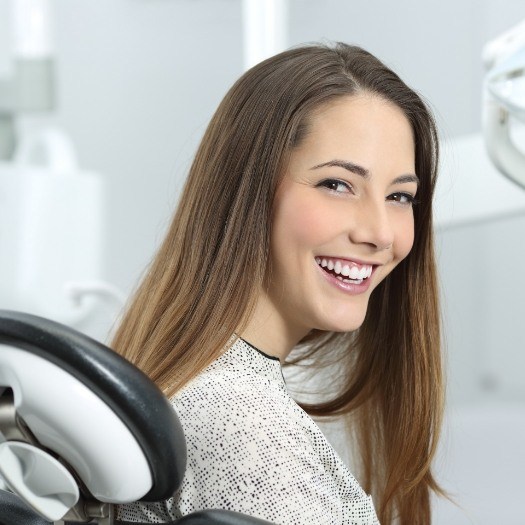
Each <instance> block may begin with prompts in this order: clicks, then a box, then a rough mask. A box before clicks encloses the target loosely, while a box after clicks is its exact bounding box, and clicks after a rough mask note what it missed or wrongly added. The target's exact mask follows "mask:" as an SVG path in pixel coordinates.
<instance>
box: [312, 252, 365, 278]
mask: <svg viewBox="0 0 525 525" xmlns="http://www.w3.org/2000/svg"><path fill="white" fill-rule="evenodd" d="M315 262H316V263H317V264H318V265H319V266H321V267H322V268H327V269H328V270H330V271H333V272H335V273H336V274H338V275H337V278H338V279H339V280H343V281H345V282H353V283H356V282H357V284H360V283H361V282H362V281H363V280H364V279H368V278H369V277H370V276H371V275H372V269H373V268H372V266H371V265H369V264H367V265H364V266H362V267H361V268H358V267H357V266H352V265H348V264H345V265H344V266H343V264H342V263H341V261H337V260H336V261H335V262H334V261H333V260H332V259H321V257H316V258H315ZM343 277H348V279H343Z"/></svg>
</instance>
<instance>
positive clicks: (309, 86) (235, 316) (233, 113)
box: [113, 43, 443, 525]
mask: <svg viewBox="0 0 525 525" xmlns="http://www.w3.org/2000/svg"><path fill="white" fill-rule="evenodd" d="M359 92H368V93H372V94H374V95H377V96H379V97H382V98H384V99H386V100H388V101H390V102H392V103H394V104H396V105H397V106H398V107H399V108H400V109H401V110H402V111H403V112H404V114H405V115H406V118H407V119H408V120H409V122H410V124H411V126H412V129H413V134H414V141H415V152H416V173H417V175H418V177H419V179H420V187H419V190H418V200H419V201H420V203H419V204H418V205H417V206H416V207H415V209H414V219H415V240H414V245H413V248H412V251H411V253H410V254H409V255H408V257H407V258H406V259H405V260H404V261H403V262H402V263H400V264H399V265H398V266H397V267H396V269H395V270H394V271H393V272H392V274H391V275H390V276H388V277H387V278H386V280H385V281H384V282H382V283H381V284H380V285H379V286H378V288H377V289H376V290H375V291H374V292H373V294H372V297H371V299H370V304H369V307H368V311H367V315H366V318H365V321H364V323H363V325H362V326H361V328H359V330H357V331H356V332H354V333H352V334H335V333H334V334H327V333H321V332H315V331H314V332H312V333H311V334H309V336H308V338H307V340H305V341H303V342H302V343H303V345H304V344H307V345H308V349H309V355H312V354H313V353H316V352H319V350H323V353H326V352H327V351H330V350H331V349H334V351H336V350H337V349H338V348H339V349H341V348H342V349H344V352H342V353H341V355H342V357H341V359H343V360H344V361H345V366H346V374H345V380H344V384H343V385H342V388H341V391H340V392H339V393H338V394H337V395H336V396H335V397H333V398H331V399H329V400H327V401H324V402H321V403H318V404H308V405H307V404H305V405H303V407H304V408H305V410H306V411H307V412H309V413H310V414H312V415H313V416H331V415H343V414H349V413H351V414H352V415H353V416H356V417H355V418H354V424H355V429H356V435H357V436H358V443H359V450H360V454H361V458H362V468H363V472H362V483H363V485H364V488H365V490H367V491H368V492H372V493H373V494H374V497H375V501H376V507H377V510H378V515H379V518H380V520H381V522H382V523H384V524H389V523H393V521H394V520H398V522H399V523H401V524H403V525H405V524H410V525H414V524H418V525H419V524H421V525H424V524H428V523H430V503H429V500H430V490H431V489H433V490H437V491H439V487H438V486H437V484H436V482H435V480H434V478H433V477H432V473H431V461H432V458H433V455H434V452H435V450H436V444H437V439H438V434H439V428H440V424H441V415H442V397H443V394H442V390H443V388H442V372H441V356H440V355H441V354H440V328H439V325H440V323H439V308H438V289H437V285H436V271H435V262H434V252H433V239H432V195H433V191H434V184H435V179H436V174H437V161H438V141H437V132H436V127H435V124H434V121H433V119H432V116H431V114H430V112H429V111H428V109H427V108H426V106H425V104H424V102H423V101H422V100H421V98H420V97H419V96H418V95H417V94H416V93H415V92H414V91H413V90H411V89H410V88H409V87H407V86H406V84H404V83H403V81H402V80H401V79H400V78H399V77H398V76H397V75H396V74H395V73H393V72H392V71H391V70H390V69H389V68H387V67H386V66H385V65H384V64H383V63H381V62H380V61H379V60H378V59H377V58H375V57H374V56H373V55H371V54H370V53H368V52H366V51H364V50H363V49H361V48H359V47H355V46H348V45H345V44H341V43H338V44H336V45H334V46H322V45H311V46H303V47H298V48H294V49H291V50H288V51H285V52H283V53H281V54H279V55H276V56H274V57H272V58H270V59H268V60H266V61H264V62H262V63H260V64H258V65H257V66H255V67H254V68H252V69H251V70H249V71H248V72H246V73H245V74H244V75H243V76H242V77H241V78H240V79H239V80H238V81H237V82H236V83H235V84H234V86H233V87H232V88H231V89H230V91H229V92H228V93H227V95H226V96H225V98H224V99H223V101H222V102H221V104H220V105H219V108H218V109H217V111H216V113H215V115H214V116H213V118H212V119H211V122H210V124H209V126H208V128H207V130H206V132H205V134H204V137H203V139H202V142H201V144H200V147H199V149H198V151H197V154H196V156H195V159H194V162H193V164H192V166H191V169H190V172H189V176H188V179H187V181H186V184H185V187H184V190H183V192H182V196H181V198H180V203H179V205H178V208H177V211H176V214H175V216H174V219H173V221H172V224H171V226H170V228H169V231H168V233H167V235H166V238H165V239H164V242H163V243H162V245H161V247H160V249H159V251H158V253H157V255H156V256H155V258H154V260H153V262H152V264H151V266H150V268H149V271H148V273H147V275H146V276H145V278H144V279H143V281H142V284H141V285H140V287H139V288H138V290H137V292H136V293H135V295H134V297H133V299H132V302H131V304H130V306H129V308H128V310H127V313H126V314H125V316H124V318H123V320H122V323H121V325H120V327H119V329H118V331H117V333H116V336H115V338H114V341H113V346H114V348H115V349H116V350H117V351H119V352H120V353H121V354H123V355H124V356H125V357H127V358H128V359H129V360H130V361H132V362H133V363H135V364H136V365H137V366H139V367H140V368H141V369H142V370H144V371H145V372H146V373H147V374H148V375H149V376H150V377H151V378H152V379H153V380H154V381H155V382H156V383H157V384H158V385H159V386H160V387H161V388H162V389H163V390H164V392H165V393H166V395H168V396H172V395H173V394H174V393H175V392H177V391H178V390H179V389H180V388H181V387H182V386H184V385H185V384H186V383H187V382H188V381H190V380H191V379H192V378H193V377H195V376H196V375H197V374H198V373H199V372H200V371H202V369H203V368H205V367H206V366H207V365H208V364H210V363H211V362H212V361H213V360H215V359H216V358H217V357H218V356H219V355H220V354H221V353H222V352H223V351H224V348H225V345H226V344H227V342H228V340H229V338H230V337H231V335H232V334H233V333H234V332H235V331H239V332H242V329H243V326H245V325H246V322H247V320H248V319H249V318H250V315H251V313H252V311H253V308H254V304H255V297H256V292H257V291H258V290H259V289H261V287H263V286H264V285H265V280H266V276H267V270H268V268H267V266H268V261H269V250H270V235H271V226H272V225H271V217H272V207H273V199H274V195H275V192H276V188H277V187H278V185H279V182H280V178H281V176H282V174H283V173H284V172H285V169H286V166H287V162H288V159H289V154H290V151H291V150H292V149H293V148H294V147H296V146H297V145H298V144H300V143H301V140H302V138H303V137H304V135H305V133H306V132H307V130H308V124H309V116H310V115H311V114H312V112H313V111H314V110H315V109H317V108H319V107H320V106H321V105H323V104H327V103H329V102H331V101H334V100H335V99H337V98H338V97H342V96H348V95H353V94H356V93H359Z"/></svg>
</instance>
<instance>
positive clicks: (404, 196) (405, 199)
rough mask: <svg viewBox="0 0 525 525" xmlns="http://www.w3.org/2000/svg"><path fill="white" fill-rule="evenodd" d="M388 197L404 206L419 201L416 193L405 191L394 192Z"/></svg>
mask: <svg viewBox="0 0 525 525" xmlns="http://www.w3.org/2000/svg"><path fill="white" fill-rule="evenodd" d="M387 199H388V200H390V201H393V202H396V203H398V204H401V205H403V206H414V205H415V204H417V202H418V201H417V200H416V197H415V196H414V195H412V194H411V193H405V192H403V191H399V192H397V193H392V195H389V196H388V197H387Z"/></svg>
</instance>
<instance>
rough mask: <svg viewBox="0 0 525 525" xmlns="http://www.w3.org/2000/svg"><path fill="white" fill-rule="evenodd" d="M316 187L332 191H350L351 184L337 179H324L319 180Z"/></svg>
mask: <svg viewBox="0 0 525 525" xmlns="http://www.w3.org/2000/svg"><path fill="white" fill-rule="evenodd" d="M316 187H317V188H326V189H328V190H330V191H331V192H334V193H350V192H351V191H352V186H350V184H348V182H345V181H342V180H339V179H325V180H322V181H321V182H319V183H318V184H317V186H316Z"/></svg>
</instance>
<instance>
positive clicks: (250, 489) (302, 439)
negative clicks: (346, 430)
mask: <svg viewBox="0 0 525 525" xmlns="http://www.w3.org/2000/svg"><path fill="white" fill-rule="evenodd" d="M172 404H173V406H174V408H175V409H176V411H177V413H178V415H179V417H180V420H181V423H182V426H183V429H184V434H185V436H186V441H187V448H188V465H187V470H186V474H185V477H184V480H183V482H182V486H181V488H180V489H179V490H178V491H177V493H176V494H175V495H174V496H173V498H170V499H169V500H167V501H164V502H161V503H155V504H152V503H133V504H129V505H121V506H120V507H119V509H118V511H117V515H118V519H121V520H127V521H138V522H140V521H142V522H149V523H163V522H166V521H170V520H174V519H177V518H180V517H181V516H183V515H186V514H189V513H191V512H194V511H196V510H202V509H207V508H208V509H209V508H219V509H227V510H234V511H238V512H242V513H245V514H248V515H251V516H255V517H258V518H262V519H266V520H269V521H271V522H274V523H276V524H279V525H305V524H312V525H314V524H315V525H336V524H337V525H342V524H344V525H362V524H378V523H379V522H378V520H377V517H376V514H375V511H374V508H373V504H372V500H371V498H370V497H369V496H367V495H366V494H365V492H364V491H363V490H362V489H361V487H360V486H359V484H358V482H357V481H356V479H355V478H354V476H353V475H352V474H351V473H350V471H349V470H348V469H347V468H346V466H345V465H344V464H343V462H342V461H341V459H340V458H339V457H338V456H337V454H336V452H335V451H334V449H333V448H332V446H331V445H330V444H329V443H328V441H327V440H326V438H325V437H324V435H323V434H322V432H321V431H320V429H319V427H318V426H317V425H316V424H315V422H314V421H313V420H312V419H311V418H310V417H309V416H308V415H307V414H306V413H305V412H304V411H303V410H302V409H301V408H300V407H299V406H298V405H297V404H296V403H295V401H294V400H293V399H292V398H291V397H290V395H289V394H288V392H287V390H286V385H285V382H284V379H283V375H282V371H281V365H280V363H279V360H278V359H277V358H272V357H270V356H267V355H266V354H263V353H262V352H259V351H258V350H257V349H256V348H254V347H252V346H251V345H249V344H248V343H246V342H245V341H243V340H242V339H237V340H236V341H235V342H234V344H233V345H232V346H231V347H230V348H229V349H228V350H227V351H226V352H225V353H224V354H223V355H222V356H221V357H220V358H219V359H217V360H216V361H215V362H214V363H212V364H211V365H210V366H209V367H208V368H206V369H205V370H204V371H203V372H202V373H201V374H200V375H199V376H198V377H196V378H195V379H194V380H193V381H191V382H190V383H189V384H188V385H186V387H185V388H184V389H182V390H181V391H180V392H179V393H178V394H177V395H176V396H175V397H174V398H173V399H172Z"/></svg>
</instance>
